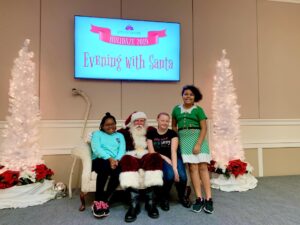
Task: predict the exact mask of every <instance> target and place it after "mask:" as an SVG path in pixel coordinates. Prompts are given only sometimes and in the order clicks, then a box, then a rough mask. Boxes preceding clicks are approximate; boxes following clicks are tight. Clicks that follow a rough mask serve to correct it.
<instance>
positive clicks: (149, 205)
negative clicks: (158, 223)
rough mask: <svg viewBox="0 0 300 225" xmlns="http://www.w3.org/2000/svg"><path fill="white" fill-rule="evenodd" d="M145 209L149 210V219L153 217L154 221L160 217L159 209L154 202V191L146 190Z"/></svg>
mask: <svg viewBox="0 0 300 225" xmlns="http://www.w3.org/2000/svg"><path fill="white" fill-rule="evenodd" d="M145 209H146V210H147V212H148V216H149V217H151V218H153V219H156V218H158V217H159V212H158V209H157V207H156V204H155V201H154V191H153V189H147V190H146V203H145Z"/></svg>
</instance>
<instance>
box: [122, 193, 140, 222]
mask: <svg viewBox="0 0 300 225" xmlns="http://www.w3.org/2000/svg"><path fill="white" fill-rule="evenodd" d="M140 211H141V208H140V202H139V194H138V193H137V192H134V191H131V192H130V205H129V209H128V211H127V213H126V215H125V222H127V223H130V222H133V221H135V220H136V217H137V215H138V214H139V213H140Z"/></svg>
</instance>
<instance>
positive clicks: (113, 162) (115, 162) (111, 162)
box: [109, 158, 118, 170]
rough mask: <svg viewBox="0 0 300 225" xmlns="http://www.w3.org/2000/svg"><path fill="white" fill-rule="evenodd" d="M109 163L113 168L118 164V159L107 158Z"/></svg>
mask: <svg viewBox="0 0 300 225" xmlns="http://www.w3.org/2000/svg"><path fill="white" fill-rule="evenodd" d="M109 163H110V168H112V169H113V170H114V169H116V168H117V166H118V161H117V160H114V159H113V158H109Z"/></svg>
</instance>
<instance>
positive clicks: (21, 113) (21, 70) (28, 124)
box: [0, 39, 43, 171]
mask: <svg viewBox="0 0 300 225" xmlns="http://www.w3.org/2000/svg"><path fill="white" fill-rule="evenodd" d="M29 43H30V40H29V39H26V40H25V42H24V46H23V47H22V48H21V50H20V51H19V56H18V57H17V58H16V59H15V61H14V66H13V68H12V72H11V79H10V87H9V108H8V111H9V114H10V115H9V116H8V117H7V118H6V120H7V125H5V128H4V130H3V134H2V136H3V142H2V144H1V148H0V165H3V166H4V168H5V169H10V170H14V171H22V170H27V169H31V168H33V167H34V166H36V165H38V164H41V163H43V160H41V154H40V147H39V144H38V138H39V130H38V123H39V121H40V111H39V98H38V96H37V94H36V93H37V84H36V73H35V63H34V62H33V61H32V58H33V56H34V54H33V52H30V51H29V49H28V46H29Z"/></svg>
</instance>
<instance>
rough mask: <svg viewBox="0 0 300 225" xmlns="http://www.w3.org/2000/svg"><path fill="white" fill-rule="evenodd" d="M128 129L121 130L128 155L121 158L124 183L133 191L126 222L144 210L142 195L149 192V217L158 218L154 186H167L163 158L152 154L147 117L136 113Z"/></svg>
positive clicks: (146, 206)
mask: <svg viewBox="0 0 300 225" xmlns="http://www.w3.org/2000/svg"><path fill="white" fill-rule="evenodd" d="M125 125H126V128H122V129H120V130H118V132H120V133H122V134H123V135H124V138H125V142H126V154H125V155H124V156H123V157H122V159H121V161H120V165H121V169H122V172H121V174H120V185H121V187H122V188H124V189H126V190H127V191H128V192H129V193H130V206H129V209H128V211H127V213H126V215H125V221H126V222H133V221H135V220H136V217H137V215H138V214H139V212H140V203H139V200H140V194H141V193H143V194H145V201H146V202H145V208H146V210H147V212H148V215H149V217H151V218H158V217H159V212H158V210H157V207H156V204H155V199H154V188H155V187H156V186H162V185H163V179H162V177H163V173H162V164H163V160H162V158H161V156H160V155H159V154H158V153H148V150H147V141H146V133H147V130H148V129H151V128H150V127H148V126H147V116H146V114H145V113H144V112H134V113H133V114H131V115H130V116H129V118H128V119H127V120H126V121H125Z"/></svg>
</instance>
